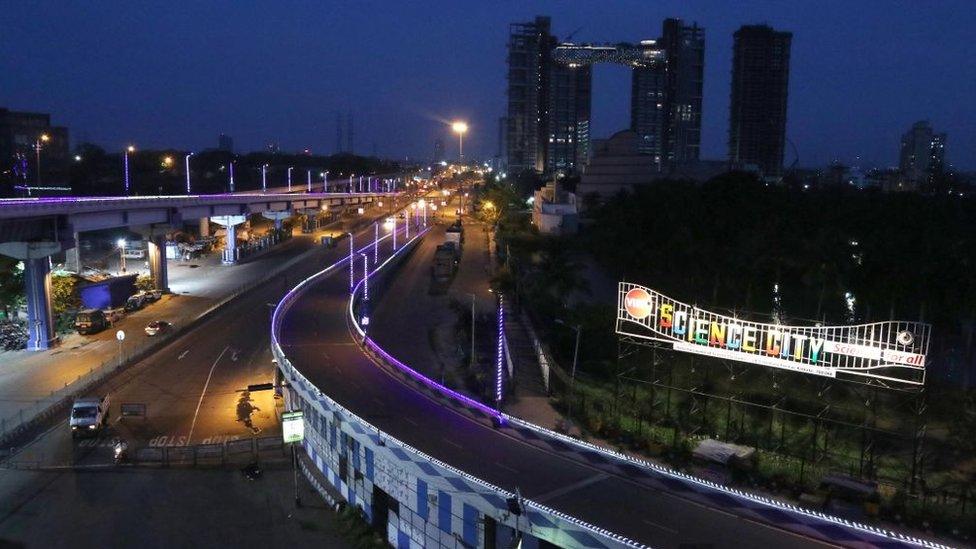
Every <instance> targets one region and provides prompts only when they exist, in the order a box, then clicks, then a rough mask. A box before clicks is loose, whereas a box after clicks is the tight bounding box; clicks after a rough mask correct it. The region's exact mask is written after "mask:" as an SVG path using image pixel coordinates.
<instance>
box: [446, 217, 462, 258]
mask: <svg viewBox="0 0 976 549" xmlns="http://www.w3.org/2000/svg"><path fill="white" fill-rule="evenodd" d="M444 242H453V243H454V245H455V246H456V247H457V253H458V255H460V254H461V246H463V245H464V229H463V227H461V220H460V219H458V220H457V221H455V222H454V224H453V225H451V226H450V227H448V228H447V231H446V232H445V233H444Z"/></svg>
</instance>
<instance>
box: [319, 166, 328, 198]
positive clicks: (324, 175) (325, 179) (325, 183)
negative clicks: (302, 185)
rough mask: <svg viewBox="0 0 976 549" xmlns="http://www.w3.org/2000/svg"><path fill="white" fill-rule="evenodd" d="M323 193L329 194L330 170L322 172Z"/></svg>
mask: <svg viewBox="0 0 976 549" xmlns="http://www.w3.org/2000/svg"><path fill="white" fill-rule="evenodd" d="M321 175H322V192H324V193H327V192H329V170H325V171H324V172H322V174H321Z"/></svg>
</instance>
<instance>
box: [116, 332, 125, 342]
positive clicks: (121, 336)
mask: <svg viewBox="0 0 976 549" xmlns="http://www.w3.org/2000/svg"><path fill="white" fill-rule="evenodd" d="M115 339H117V340H119V341H122V340H124V339H125V332H123V331H122V330H119V331H117V332H115Z"/></svg>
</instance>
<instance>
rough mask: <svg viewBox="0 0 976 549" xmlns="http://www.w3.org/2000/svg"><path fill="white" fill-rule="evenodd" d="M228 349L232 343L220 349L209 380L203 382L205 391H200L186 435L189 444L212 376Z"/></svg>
mask: <svg viewBox="0 0 976 549" xmlns="http://www.w3.org/2000/svg"><path fill="white" fill-rule="evenodd" d="M227 349H230V345H228V346H226V347H224V350H223V351H220V354H219V355H217V360H215V361H214V363H213V366H211V367H210V373H209V374H208V375H207V382H206V383H204V384H203V391H201V392H200V400H198V401H197V409H196V411H195V412H193V422H192V423H190V434H189V435H187V437H186V443H187V444H189V443H190V440H191V439H192V438H193V429H194V428H195V427H196V425H197V415H199V414H200V405H201V404H203V397H204V395H206V394H207V387H209V386H210V378H212V377H213V373H214V370H215V369H217V363H218V362H220V359H221V358H222V357H223V356H224V353H226V352H227Z"/></svg>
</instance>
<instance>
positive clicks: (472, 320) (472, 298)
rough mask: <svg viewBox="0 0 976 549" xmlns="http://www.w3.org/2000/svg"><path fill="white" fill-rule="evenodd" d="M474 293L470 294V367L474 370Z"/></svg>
mask: <svg viewBox="0 0 976 549" xmlns="http://www.w3.org/2000/svg"><path fill="white" fill-rule="evenodd" d="M474 299H475V296H474V294H471V369H472V370H474Z"/></svg>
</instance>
